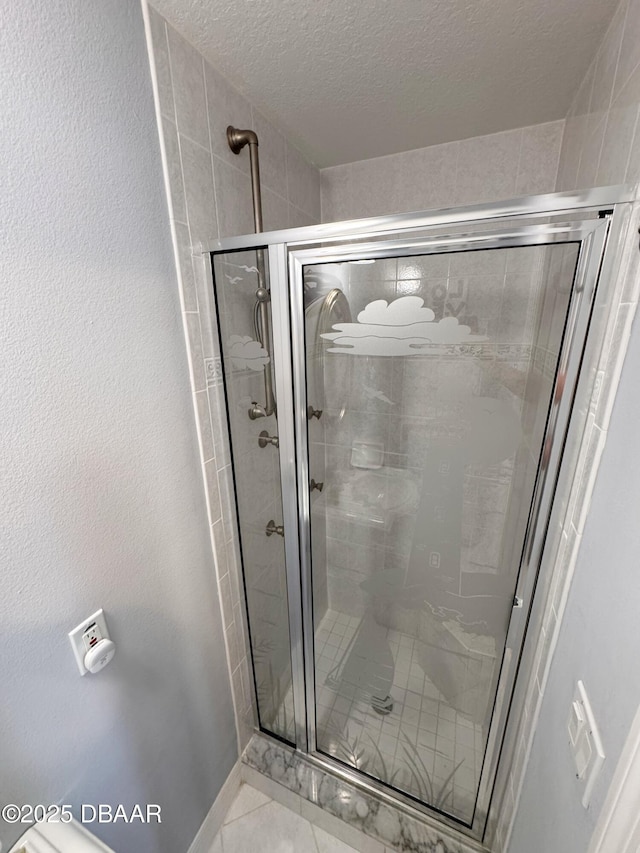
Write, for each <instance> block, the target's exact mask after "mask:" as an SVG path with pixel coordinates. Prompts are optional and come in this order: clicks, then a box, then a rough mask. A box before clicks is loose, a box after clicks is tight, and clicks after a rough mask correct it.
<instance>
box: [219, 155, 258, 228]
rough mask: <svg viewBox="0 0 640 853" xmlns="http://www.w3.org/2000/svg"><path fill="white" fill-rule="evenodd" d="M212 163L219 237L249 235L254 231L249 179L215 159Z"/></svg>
mask: <svg viewBox="0 0 640 853" xmlns="http://www.w3.org/2000/svg"><path fill="white" fill-rule="evenodd" d="M213 163H214V170H215V174H214V181H215V187H216V195H215V199H216V208H217V211H218V217H219V222H218V225H219V232H220V236H221V237H232V236H234V235H235V234H250V233H251V232H252V231H253V230H254V226H253V202H252V196H251V178H250V177H249V175H246V174H245V173H244V172H241V171H240V170H239V169H236V168H235V167H234V166H227V164H226V163H224V162H223V161H222V160H220V159H218V158H217V157H214V160H213Z"/></svg>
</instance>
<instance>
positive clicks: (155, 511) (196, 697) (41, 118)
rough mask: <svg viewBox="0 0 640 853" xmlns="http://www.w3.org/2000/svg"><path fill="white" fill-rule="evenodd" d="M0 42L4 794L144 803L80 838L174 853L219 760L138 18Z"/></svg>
mask: <svg viewBox="0 0 640 853" xmlns="http://www.w3.org/2000/svg"><path fill="white" fill-rule="evenodd" d="M0 41H1V42H2V46H1V49H0V56H1V57H2V59H1V60H0V63H2V73H1V75H0V79H1V81H2V82H1V83H0V87H1V88H2V98H1V99H2V104H3V114H4V119H5V121H4V130H3V134H2V136H1V141H0V146H1V151H0V156H1V157H2V162H3V163H6V164H8V166H9V173H8V180H7V179H6V178H5V180H4V182H3V192H2V194H1V198H0V205H1V208H0V209H1V215H2V220H3V231H4V239H3V250H2V253H1V255H0V269H1V280H2V297H1V298H2V302H3V308H2V310H3V334H2V337H1V339H0V340H1V342H0V346H1V347H2V364H3V370H2V372H1V376H2V379H1V382H2V400H3V402H2V407H1V408H0V434H1V435H2V442H0V454H1V455H2V460H1V467H2V471H3V512H2V516H3V519H2V520H3V534H2V537H1V539H0V541H1V545H0V550H1V552H2V573H3V579H2V594H1V595H0V638H1V645H2V655H1V656H0V683H1V684H2V703H1V706H0V754H1V755H2V759H1V761H0V801H2V802H3V803H6V802H16V803H22V802H25V803H27V802H30V803H49V802H56V801H59V802H70V803H74V804H78V803H81V802H89V803H99V802H106V803H111V804H114V805H115V804H117V803H126V804H132V803H135V802H139V803H147V802H151V803H158V804H160V805H161V806H162V809H163V824H162V826H161V827H154V826H150V827H148V828H146V827H140V826H132V827H126V826H123V825H122V824H117V825H115V826H108V825H104V824H103V825H101V826H97V825H94V827H95V831H96V833H97V834H98V835H100V836H101V837H102V838H103V839H104V840H105V841H106V842H107V843H108V844H110V845H111V846H113V847H114V849H116V850H119V851H126V850H136V851H140V853H179V851H186V850H187V848H188V847H189V844H190V841H191V839H192V838H193V836H194V835H195V833H196V831H197V829H198V828H199V826H200V823H201V822H202V820H203V819H204V817H205V815H206V813H207V811H208V809H209V807H210V806H211V803H212V802H213V800H214V798H215V796H216V794H217V792H218V790H219V788H220V786H221V784H222V783H223V781H224V779H225V778H226V776H227V775H228V773H229V771H230V769H231V767H232V765H233V763H234V761H235V760H236V756H237V749H236V743H235V738H234V722H233V710H232V705H231V695H230V686H229V678H228V674H227V668H226V661H225V656H224V647H223V638H222V625H221V616H220V609H219V603H218V599H217V591H216V588H215V577H214V572H213V561H212V559H211V551H210V546H209V541H208V535H207V520H206V514H205V510H204V507H203V503H202V487H201V481H200V476H199V460H198V448H197V443H196V435H195V430H194V427H193V418H192V412H191V400H190V391H189V376H188V371H187V361H186V358H185V355H184V342H183V336H182V329H181V321H180V305H179V301H178V292H177V288H176V282H175V272H174V271H173V263H172V258H171V251H170V242H169V241H170V232H169V223H168V220H167V216H166V207H165V202H164V199H163V194H162V189H161V180H162V173H161V166H160V151H159V147H158V140H157V133H156V130H155V121H154V113H153V99H152V91H151V84H150V81H149V72H148V64H147V57H146V52H145V44H144V32H143V25H142V17H141V14H140V10H139V8H138V6H137V5H136V4H135V3H130V2H127V0H104V2H102V3H91V4H87V3H84V2H81V0H51V2H48V3H43V2H38V0H24V2H22V3H20V4H10V3H8V2H7V3H4V4H3V27H2V31H1V34H0ZM100 606H102V607H104V608H105V610H106V613H107V618H108V622H109V627H110V629H111V632H112V636H113V638H114V640H115V642H116V644H117V647H118V651H117V655H116V657H115V659H114V661H113V663H112V664H111V665H110V666H109V667H108V668H107V669H106V670H105V671H104V672H103V673H102V674H100V675H98V676H93V677H91V676H86V677H85V678H80V676H79V674H78V672H77V669H76V665H75V662H74V659H73V656H72V653H71V649H70V646H69V643H68V640H67V637H66V633H67V632H68V631H69V630H70V629H71V628H73V627H74V626H75V625H76V624H77V623H78V622H79V621H80V620H82V619H83V618H85V617H86V616H88V615H89V614H91V613H92V612H93V611H94V610H95V609H96V608H97V607H100ZM18 833H19V828H18V827H7V826H5V825H4V824H1V823H0V838H1V839H2V843H3V844H4V845H6V847H7V848H8V847H10V846H11V843H12V842H13V840H14V839H15V838H16V837H17V835H18Z"/></svg>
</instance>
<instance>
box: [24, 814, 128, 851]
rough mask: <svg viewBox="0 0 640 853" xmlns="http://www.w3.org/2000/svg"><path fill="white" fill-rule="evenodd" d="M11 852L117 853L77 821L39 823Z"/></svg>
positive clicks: (28, 831) (26, 833)
mask: <svg viewBox="0 0 640 853" xmlns="http://www.w3.org/2000/svg"><path fill="white" fill-rule="evenodd" d="M9 853H115V851H114V850H112V849H111V847H107V845H106V844H103V842H102V841H100V839H99V838H96V837H95V835H92V834H91V833H90V832H89V831H88V830H87V829H85V828H84V826H82V825H81V824H79V823H78V822H77V821H75V820H72V821H70V823H37V824H35V825H34V826H32V827H31V828H30V829H28V830H27V832H25V834H24V835H23V836H22V837H21V838H20V840H19V841H18V842H16V844H15V845H14V846H13V847H12V848H11V850H10V851H9Z"/></svg>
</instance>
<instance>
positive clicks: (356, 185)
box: [321, 121, 564, 222]
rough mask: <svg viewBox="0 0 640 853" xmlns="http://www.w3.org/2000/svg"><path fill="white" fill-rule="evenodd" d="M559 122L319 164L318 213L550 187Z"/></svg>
mask: <svg viewBox="0 0 640 853" xmlns="http://www.w3.org/2000/svg"><path fill="white" fill-rule="evenodd" d="M563 129H564V121H556V122H548V123H546V124H543V125H539V126H533V127H528V128H519V129H517V130H513V131H506V132H504V133H496V134H491V135H489V136H479V137H474V138H472V139H465V140H462V141H461V142H451V143H448V144H445V145H434V146H431V147H428V148H420V149H416V150H413V151H405V152H401V153H399V154H394V155H390V156H387V157H377V158H374V159H371V160H361V161H358V162H356V163H347V164H345V165H341V166H332V167H330V168H327V169H323V170H322V172H321V194H322V221H323V222H332V221H339V220H341V219H357V218H360V217H363V216H380V215H384V214H387V213H407V212H410V211H418V210H428V209H430V208H439V207H449V206H452V205H455V204H472V203H477V202H483V201H496V200H498V199H503V198H510V197H513V196H515V195H516V194H534V193H545V192H551V191H552V190H553V189H554V187H555V181H556V174H557V170H558V159H559V155H560V146H561V140H562V134H563Z"/></svg>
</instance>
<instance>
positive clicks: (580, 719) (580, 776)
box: [568, 681, 605, 809]
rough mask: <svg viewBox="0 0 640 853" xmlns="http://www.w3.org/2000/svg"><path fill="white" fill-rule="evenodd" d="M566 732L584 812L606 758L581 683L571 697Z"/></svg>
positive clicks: (580, 682)
mask: <svg viewBox="0 0 640 853" xmlns="http://www.w3.org/2000/svg"><path fill="white" fill-rule="evenodd" d="M568 730H569V746H570V748H571V752H572V755H573V759H574V761H575V767H576V779H577V780H578V782H579V784H580V785H581V786H582V805H583V806H584V807H585V809H586V808H587V806H588V805H589V801H590V799H591V794H592V792H593V787H594V785H595V782H596V779H597V777H598V774H599V773H600V769H601V767H602V763H603V762H604V758H605V755H604V749H603V747H602V740H601V738H600V732H599V731H598V726H597V725H596V721H595V717H594V715H593V709H592V708H591V703H590V702H589V697H588V696H587V691H586V690H585V686H584V684H583V683H582V681H578V683H577V684H576V689H575V692H574V694H573V701H572V704H571V712H570V714H569V725H568Z"/></svg>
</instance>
